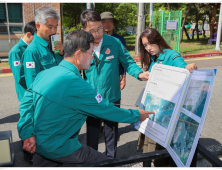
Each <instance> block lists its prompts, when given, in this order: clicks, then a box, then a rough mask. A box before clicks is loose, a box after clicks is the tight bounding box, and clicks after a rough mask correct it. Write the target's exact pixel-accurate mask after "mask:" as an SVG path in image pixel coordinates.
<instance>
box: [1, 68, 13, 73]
mask: <svg viewBox="0 0 222 170" xmlns="http://www.w3.org/2000/svg"><path fill="white" fill-rule="evenodd" d="M2 73H12V70H11V69H10V68H3V69H2Z"/></svg>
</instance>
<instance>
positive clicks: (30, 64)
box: [26, 62, 35, 68]
mask: <svg viewBox="0 0 222 170" xmlns="http://www.w3.org/2000/svg"><path fill="white" fill-rule="evenodd" d="M26 68H35V62H26Z"/></svg>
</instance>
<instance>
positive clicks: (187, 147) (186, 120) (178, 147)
mask: <svg viewBox="0 0 222 170" xmlns="http://www.w3.org/2000/svg"><path fill="white" fill-rule="evenodd" d="M198 126H199V123H198V122H196V121H195V120H193V119H192V118H190V117H188V116H187V115H186V114H184V113H183V112H181V113H180V117H179V120H178V122H177V125H176V129H175V131H174V134H173V138H172V140H171V143H170V146H171V148H172V149H173V150H174V152H175V153H176V154H177V156H178V157H179V159H180V160H181V162H182V163H183V164H184V165H186V163H187V159H188V158H189V154H190V151H191V148H192V146H193V142H194V139H195V136H196V133H197V129H198Z"/></svg>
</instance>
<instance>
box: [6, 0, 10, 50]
mask: <svg viewBox="0 0 222 170" xmlns="http://www.w3.org/2000/svg"><path fill="white" fill-rule="evenodd" d="M5 9H6V20H7V30H8V42H9V48H10V50H11V48H12V45H11V39H10V31H9V19H8V6H7V3H5Z"/></svg>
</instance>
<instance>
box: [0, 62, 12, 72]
mask: <svg viewBox="0 0 222 170" xmlns="http://www.w3.org/2000/svg"><path fill="white" fill-rule="evenodd" d="M3 68H10V66H9V63H8V62H6V61H3V62H1V63H0V70H1V69H3Z"/></svg>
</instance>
